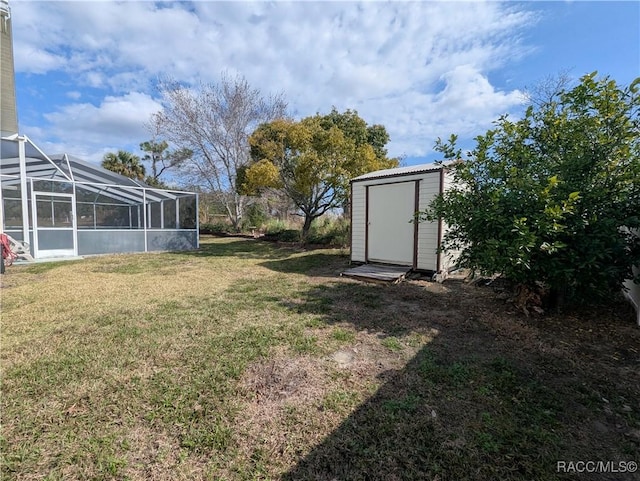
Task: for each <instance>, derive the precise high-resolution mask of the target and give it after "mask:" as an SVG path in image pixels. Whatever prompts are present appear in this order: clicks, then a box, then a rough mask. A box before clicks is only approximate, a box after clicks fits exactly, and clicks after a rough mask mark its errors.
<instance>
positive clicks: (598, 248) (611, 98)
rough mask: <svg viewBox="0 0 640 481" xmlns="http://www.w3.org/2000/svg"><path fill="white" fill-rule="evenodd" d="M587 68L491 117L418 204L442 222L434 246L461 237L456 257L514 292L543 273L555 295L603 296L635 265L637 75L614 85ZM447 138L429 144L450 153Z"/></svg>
mask: <svg viewBox="0 0 640 481" xmlns="http://www.w3.org/2000/svg"><path fill="white" fill-rule="evenodd" d="M596 75H597V74H596V73H595V72H594V73H592V74H590V75H586V76H584V77H583V78H582V79H581V80H580V83H579V84H578V85H576V86H575V87H574V88H572V89H563V90H561V91H560V92H558V93H557V95H547V96H546V99H545V101H544V102H539V103H536V104H535V105H532V106H530V107H529V108H528V109H527V111H526V113H525V115H524V117H523V118H522V119H521V120H518V121H511V120H509V119H508V118H507V117H506V116H504V117H501V118H500V119H499V120H498V121H497V122H496V124H495V128H493V129H491V130H489V131H488V132H487V133H486V134H484V135H482V136H479V137H477V138H476V142H477V145H476V147H475V149H474V150H473V151H472V152H470V153H469V154H468V155H467V158H465V159H464V160H462V161H458V162H454V163H453V165H452V166H451V171H452V174H453V177H454V179H455V181H456V184H454V187H453V188H452V189H451V190H449V191H446V192H445V193H444V194H443V195H441V196H439V197H438V198H437V199H436V200H435V202H434V203H433V204H432V205H431V207H430V209H429V210H428V211H426V212H423V213H421V216H420V217H421V218H422V219H425V218H426V219H435V218H437V217H441V218H442V219H443V220H444V221H445V222H446V223H447V224H448V225H449V228H450V230H449V232H448V233H447V234H446V236H445V240H444V249H445V250H451V249H461V255H460V264H461V265H462V266H464V267H467V268H471V269H474V270H477V271H480V272H482V273H485V274H494V273H500V274H503V275H504V276H505V277H507V278H509V279H511V280H512V281H514V282H515V283H516V284H517V285H519V286H520V292H523V290H524V291H525V292H533V291H534V290H536V289H537V287H538V286H540V285H541V284H542V285H543V286H544V287H545V288H546V289H548V293H550V294H551V296H550V298H551V300H552V301H555V304H556V306H559V305H561V304H562V303H563V301H567V302H590V301H595V300H597V299H603V298H610V296H612V295H613V294H615V293H616V292H619V291H620V289H621V285H622V282H623V280H625V279H633V273H632V265H640V238H639V237H637V236H635V235H633V233H632V230H633V229H638V228H639V227H640V120H639V115H638V113H639V110H640V96H639V95H638V88H639V86H640V79H637V80H635V81H634V82H633V83H632V84H631V85H630V86H628V87H620V86H618V85H617V84H616V82H615V81H613V80H611V79H610V78H608V77H605V78H597V76H596ZM455 140H456V137H455V136H452V138H451V139H450V140H449V141H448V142H441V141H440V139H438V141H437V142H436V148H437V149H438V150H439V151H441V152H443V153H444V154H445V157H446V158H447V159H450V160H455V159H461V158H462V155H461V152H460V150H457V149H456V146H455ZM635 281H636V282H640V276H636V278H635ZM522 298H526V296H524V297H521V299H522Z"/></svg>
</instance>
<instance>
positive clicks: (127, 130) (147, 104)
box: [44, 92, 161, 160]
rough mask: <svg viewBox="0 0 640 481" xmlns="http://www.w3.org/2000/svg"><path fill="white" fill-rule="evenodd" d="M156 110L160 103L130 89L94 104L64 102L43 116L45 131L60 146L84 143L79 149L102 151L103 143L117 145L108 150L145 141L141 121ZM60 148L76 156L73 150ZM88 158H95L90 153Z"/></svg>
mask: <svg viewBox="0 0 640 481" xmlns="http://www.w3.org/2000/svg"><path fill="white" fill-rule="evenodd" d="M160 109H161V106H160V104H159V103H158V102H156V101H155V100H154V99H152V98H151V97H150V96H149V95H147V94H144V93H140V92H131V93H129V94H126V95H124V96H121V97H113V96H109V97H106V98H105V99H104V101H103V102H102V103H101V104H100V105H98V106H95V105H93V104H90V103H76V104H68V105H66V106H64V107H63V108H62V109H61V110H59V111H56V112H51V113H47V114H45V115H44V117H45V118H46V119H47V120H48V121H49V122H50V124H51V126H52V128H51V130H50V132H49V134H50V135H52V136H54V137H55V138H57V139H59V143H60V144H61V145H64V143H67V144H70V145H73V144H75V145H78V146H81V145H85V146H86V147H83V148H80V150H81V151H82V152H83V153H86V152H88V151H91V152H96V151H102V150H104V148H103V147H101V146H104V145H115V146H119V147H116V148H114V149H107V151H109V150H117V149H118V148H123V146H124V145H135V144H136V143H139V142H141V141H142V140H145V139H146V138H147V137H148V136H149V133H148V132H147V130H146V128H145V123H146V122H147V121H148V120H149V117H150V116H151V114H153V113H155V112H157V111H158V110H160ZM64 151H65V152H67V153H70V154H74V155H78V153H77V152H76V151H74V150H70V149H64ZM103 153H104V152H103ZM92 160H96V159H95V157H93V155H92Z"/></svg>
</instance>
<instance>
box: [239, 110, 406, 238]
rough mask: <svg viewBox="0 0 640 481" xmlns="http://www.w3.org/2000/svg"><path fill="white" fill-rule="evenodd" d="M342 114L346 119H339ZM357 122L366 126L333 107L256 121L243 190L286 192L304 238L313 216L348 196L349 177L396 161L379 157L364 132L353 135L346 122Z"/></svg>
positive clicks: (392, 165)
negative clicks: (294, 116)
mask: <svg viewBox="0 0 640 481" xmlns="http://www.w3.org/2000/svg"><path fill="white" fill-rule="evenodd" d="M346 118H349V122H346V123H345V124H342V125H340V121H341V120H343V119H346ZM336 119H337V120H336ZM358 124H359V125H360V126H363V127H364V132H366V131H367V130H366V127H367V126H366V122H364V120H362V119H360V118H359V117H358V116H357V113H355V112H351V111H347V112H346V113H345V114H338V113H337V112H336V111H335V109H334V111H332V113H331V114H329V115H326V116H321V115H315V116H313V117H307V118H305V119H302V120H300V121H298V122H296V121H293V120H287V119H280V120H275V121H272V122H269V123H265V124H262V125H260V126H259V127H258V128H257V129H256V131H255V132H254V133H253V134H252V135H251V137H250V139H249V143H250V145H251V158H252V164H251V165H250V167H249V168H248V169H247V170H246V172H245V182H244V183H243V189H244V191H245V192H248V193H254V194H255V193H257V192H260V191H261V190H263V189H276V190H281V191H283V192H285V193H286V195H287V196H288V197H289V198H290V199H291V200H292V202H293V203H294V204H295V205H296V206H297V207H298V208H299V209H300V211H301V212H302V214H303V215H304V225H303V228H302V238H303V240H304V239H306V237H307V234H308V232H309V229H310V227H311V222H313V220H314V219H316V218H318V217H320V216H321V215H322V214H324V213H325V212H327V211H329V210H330V209H335V208H337V207H340V206H342V205H343V204H344V203H345V201H346V200H347V199H348V186H349V180H350V179H351V178H353V177H355V176H357V175H360V174H363V173H366V172H370V171H373V170H378V169H384V168H389V167H394V166H396V165H397V160H396V159H388V158H386V156H384V157H382V158H381V157H378V155H377V154H376V151H375V149H374V147H373V146H372V145H371V144H369V143H368V142H367V140H366V137H364V138H358V139H357V140H356V139H354V137H356V136H357V135H358V132H357V131H355V130H354V131H349V130H347V129H346V128H345V125H348V126H354V125H356V126H357V125H358ZM343 128H344V129H345V130H347V131H346V132H345V130H343ZM376 129H377V130H379V127H377V126H376ZM385 132H386V131H385ZM382 147H383V148H384V145H383V146H382Z"/></svg>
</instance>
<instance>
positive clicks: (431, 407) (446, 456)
mask: <svg viewBox="0 0 640 481" xmlns="http://www.w3.org/2000/svg"><path fill="white" fill-rule="evenodd" d="M432 287H434V286H432ZM467 287H468V286H467ZM467 287H466V288H467ZM466 288H465V289H466ZM434 289H435V287H434ZM472 289H477V288H469V290H468V291H465V290H464V289H463V290H462V291H455V290H453V289H452V290H451V291H450V292H447V291H446V289H445V288H444V287H442V290H441V291H438V290H437V289H435V290H430V291H427V290H425V288H424V287H420V286H417V285H412V284H409V283H406V284H399V285H394V286H386V285H382V286H381V285H376V284H364V283H356V282H334V283H325V284H321V285H318V286H309V288H308V289H306V290H305V291H304V292H302V293H300V299H298V300H297V302H292V303H290V304H289V305H288V304H287V303H286V302H282V304H283V305H285V306H287V307H288V308H290V309H293V310H295V311H296V312H299V313H311V314H314V315H315V316H318V317H319V318H320V319H322V320H323V321H324V322H326V323H327V324H333V323H335V324H340V325H344V324H345V323H346V324H351V325H352V326H353V327H354V329H356V330H358V331H361V330H366V331H370V332H375V333H378V335H379V337H381V338H384V339H383V341H382V342H381V344H382V345H383V346H388V347H389V348H390V349H391V350H393V348H394V345H393V344H392V343H390V342H384V341H388V340H389V339H395V340H398V342H399V343H405V345H406V343H407V342H409V341H410V338H411V336H410V335H411V333H416V332H417V333H420V332H425V331H427V330H430V329H435V332H436V333H437V334H435V335H434V336H432V339H431V340H430V341H429V342H428V343H427V344H426V345H424V347H422V348H421V349H420V350H419V351H418V353H417V354H416V355H415V356H414V357H413V358H412V359H411V360H410V361H409V362H408V363H407V364H406V365H405V367H404V368H403V369H401V370H398V371H384V372H383V373H381V374H380V376H381V377H380V378H379V380H380V382H381V383H382V384H381V387H380V388H379V389H378V390H377V391H376V392H375V394H374V395H373V396H371V397H370V398H369V399H367V400H366V401H365V402H364V403H363V404H361V405H360V406H359V407H358V408H357V409H356V410H355V411H354V412H353V413H352V414H351V415H350V416H348V417H347V418H346V419H345V420H344V421H343V422H342V423H341V424H340V426H339V427H338V428H337V429H335V430H334V431H333V432H332V433H331V434H329V435H328V436H327V437H326V438H325V439H324V440H323V441H322V442H321V443H320V444H319V445H317V446H315V447H314V448H313V449H312V450H311V452H309V454H308V455H306V456H305V457H304V458H303V459H301V460H300V461H299V462H298V463H297V465H296V466H295V467H294V468H292V469H291V470H290V471H289V472H288V473H286V475H285V476H284V477H283V478H282V479H284V480H288V481H294V480H327V481H329V480H335V479H340V480H378V479H380V480H415V479H438V480H440V481H444V480H494V479H503V480H522V479H545V480H554V479H574V478H572V476H573V475H572V474H571V473H558V472H557V462H558V461H560V460H582V459H607V460H609V459H610V460H621V459H622V460H635V459H634V456H635V455H634V454H633V453H636V454H637V446H635V445H634V441H632V440H630V439H629V438H626V437H625V435H624V434H623V432H625V431H627V432H628V431H629V430H632V429H634V426H635V428H636V429H637V422H638V418H637V417H635V416H633V417H632V416H630V415H629V413H628V411H623V412H619V413H614V414H603V412H602V411H601V409H600V405H601V404H602V402H601V399H600V398H599V396H600V394H599V393H607V394H606V395H607V397H609V398H611V397H615V398H616V399H627V400H628V399H634V396H635V395H636V394H637V386H626V387H624V388H622V387H621V386H620V382H621V380H622V374H617V376H616V375H615V374H616V373H617V371H612V372H609V373H607V372H598V371H595V370H593V368H592V367H591V366H582V367H581V368H580V369H576V359H575V358H574V357H573V356H572V355H571V354H570V353H569V352H567V353H566V354H562V353H559V351H555V350H554V349H549V350H545V349H540V347H539V346H537V345H528V344H526V341H524V340H523V339H522V338H519V337H518V336H514V337H513V338H510V337H508V335H505V334H510V333H506V332H502V333H501V331H500V330H496V329H503V327H504V325H505V324H506V325H509V323H513V324H514V327H515V328H516V329H517V324H518V321H517V320H516V319H513V318H510V316H509V315H508V314H507V313H506V312H504V310H503V309H501V308H497V305H496V304H495V303H492V302H484V303H483V301H481V300H478V301H477V303H476V302H475V301H468V300H465V299H461V298H460V297H457V296H460V295H465V294H466V295H471V296H472V295H473V291H472ZM476 292H477V291H476ZM496 308H497V309H498V311H496ZM494 315H498V316H504V321H500V322H503V323H504V324H500V327H499V328H496V327H495V326H494V327H492V321H491V316H494ZM526 329H529V328H526ZM526 329H525V330H523V331H521V332H519V333H518V334H524V333H526V332H528V331H526ZM432 332H433V331H432ZM541 336H542V337H539V338H536V339H537V341H536V342H550V341H549V340H546V341H542V340H541V339H544V333H543V332H542V333H541ZM357 355H358V354H356V356H357ZM620 372H622V371H620ZM611 374H614V375H613V376H612V375H611ZM614 393H615V394H614ZM625 402H628V401H625ZM620 403H622V401H620ZM621 406H622V404H621ZM624 409H628V408H624ZM605 412H606V411H605ZM625 412H626V414H625ZM594 426H595V428H594ZM633 476H635V475H633V474H632V475H631V477H629V478H628V479H638V478H637V477H633ZM598 479H601V480H614V479H620V478H619V475H618V474H617V473H599V478H598ZM625 479H627V478H625Z"/></svg>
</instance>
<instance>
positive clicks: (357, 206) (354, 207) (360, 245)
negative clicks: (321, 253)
mask: <svg viewBox="0 0 640 481" xmlns="http://www.w3.org/2000/svg"><path fill="white" fill-rule="evenodd" d="M366 206H367V199H366V187H365V186H364V185H363V183H361V182H358V183H354V184H353V194H352V199H351V219H352V222H351V260H352V261H353V262H366V258H365V242H366V228H367V226H366Z"/></svg>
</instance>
